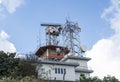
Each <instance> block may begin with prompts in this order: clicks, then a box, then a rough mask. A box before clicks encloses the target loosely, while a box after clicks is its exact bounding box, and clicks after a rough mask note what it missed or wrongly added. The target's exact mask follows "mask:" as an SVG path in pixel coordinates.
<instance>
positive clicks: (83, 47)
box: [80, 45, 87, 53]
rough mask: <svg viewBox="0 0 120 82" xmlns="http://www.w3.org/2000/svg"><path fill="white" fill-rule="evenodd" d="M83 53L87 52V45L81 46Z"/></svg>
mask: <svg viewBox="0 0 120 82" xmlns="http://www.w3.org/2000/svg"><path fill="white" fill-rule="evenodd" d="M80 50H81V53H85V52H86V51H87V47H86V46H85V45H82V46H80Z"/></svg>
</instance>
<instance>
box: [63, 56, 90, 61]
mask: <svg viewBox="0 0 120 82" xmlns="http://www.w3.org/2000/svg"><path fill="white" fill-rule="evenodd" d="M67 59H76V60H86V61H89V60H91V58H88V57H82V56H66V57H64V58H63V59H62V61H65V60H67Z"/></svg>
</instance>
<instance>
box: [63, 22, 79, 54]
mask: <svg viewBox="0 0 120 82" xmlns="http://www.w3.org/2000/svg"><path fill="white" fill-rule="evenodd" d="M80 32H81V28H80V26H79V25H78V23H75V22H71V21H69V20H66V23H65V25H64V28H63V30H62V34H63V36H64V46H67V47H68V49H69V50H70V52H71V53H78V54H80V50H79V47H80V36H79V33H80Z"/></svg>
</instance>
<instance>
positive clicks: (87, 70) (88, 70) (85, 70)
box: [75, 68, 93, 73]
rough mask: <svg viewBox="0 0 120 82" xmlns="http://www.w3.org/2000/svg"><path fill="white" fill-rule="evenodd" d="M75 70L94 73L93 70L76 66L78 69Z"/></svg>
mask: <svg viewBox="0 0 120 82" xmlns="http://www.w3.org/2000/svg"><path fill="white" fill-rule="evenodd" d="M75 72H83V73H92V72H93V70H90V69H81V68H76V69H75Z"/></svg>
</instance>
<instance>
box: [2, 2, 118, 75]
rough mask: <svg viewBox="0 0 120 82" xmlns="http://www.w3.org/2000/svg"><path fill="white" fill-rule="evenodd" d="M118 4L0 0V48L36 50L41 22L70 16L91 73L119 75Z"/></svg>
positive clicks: (23, 51) (22, 51)
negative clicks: (77, 27)
mask: <svg viewBox="0 0 120 82" xmlns="http://www.w3.org/2000/svg"><path fill="white" fill-rule="evenodd" d="M119 6H120V0H92V1H91V0H0V50H4V51H6V52H7V51H12V52H13V51H16V52H19V53H29V52H35V50H36V48H37V40H38V39H39V37H41V38H44V34H43V31H44V30H43V27H40V24H41V23H60V24H64V23H65V19H66V17H69V19H70V20H71V21H73V22H78V23H79V25H80V26H81V28H82V32H81V33H80V35H81V43H82V44H85V45H86V46H87V47H88V52H87V53H86V54H87V56H89V57H91V58H92V60H91V61H90V64H89V65H90V66H91V67H92V68H93V70H94V73H93V74H92V75H93V76H94V75H97V76H99V77H103V76H105V75H107V74H110V75H115V76H116V77H119V76H120V74H119V69H120V63H119V62H120V61H119V57H120V56H119V53H120V43H119V41H120V38H119V35H120V29H119V28H120V24H119V22H120V16H119V15H120V7H119ZM39 30H40V31H41V33H40V34H41V35H40V36H39ZM42 41H44V40H43V39H42ZM101 67H102V68H101ZM100 68H101V69H100Z"/></svg>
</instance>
